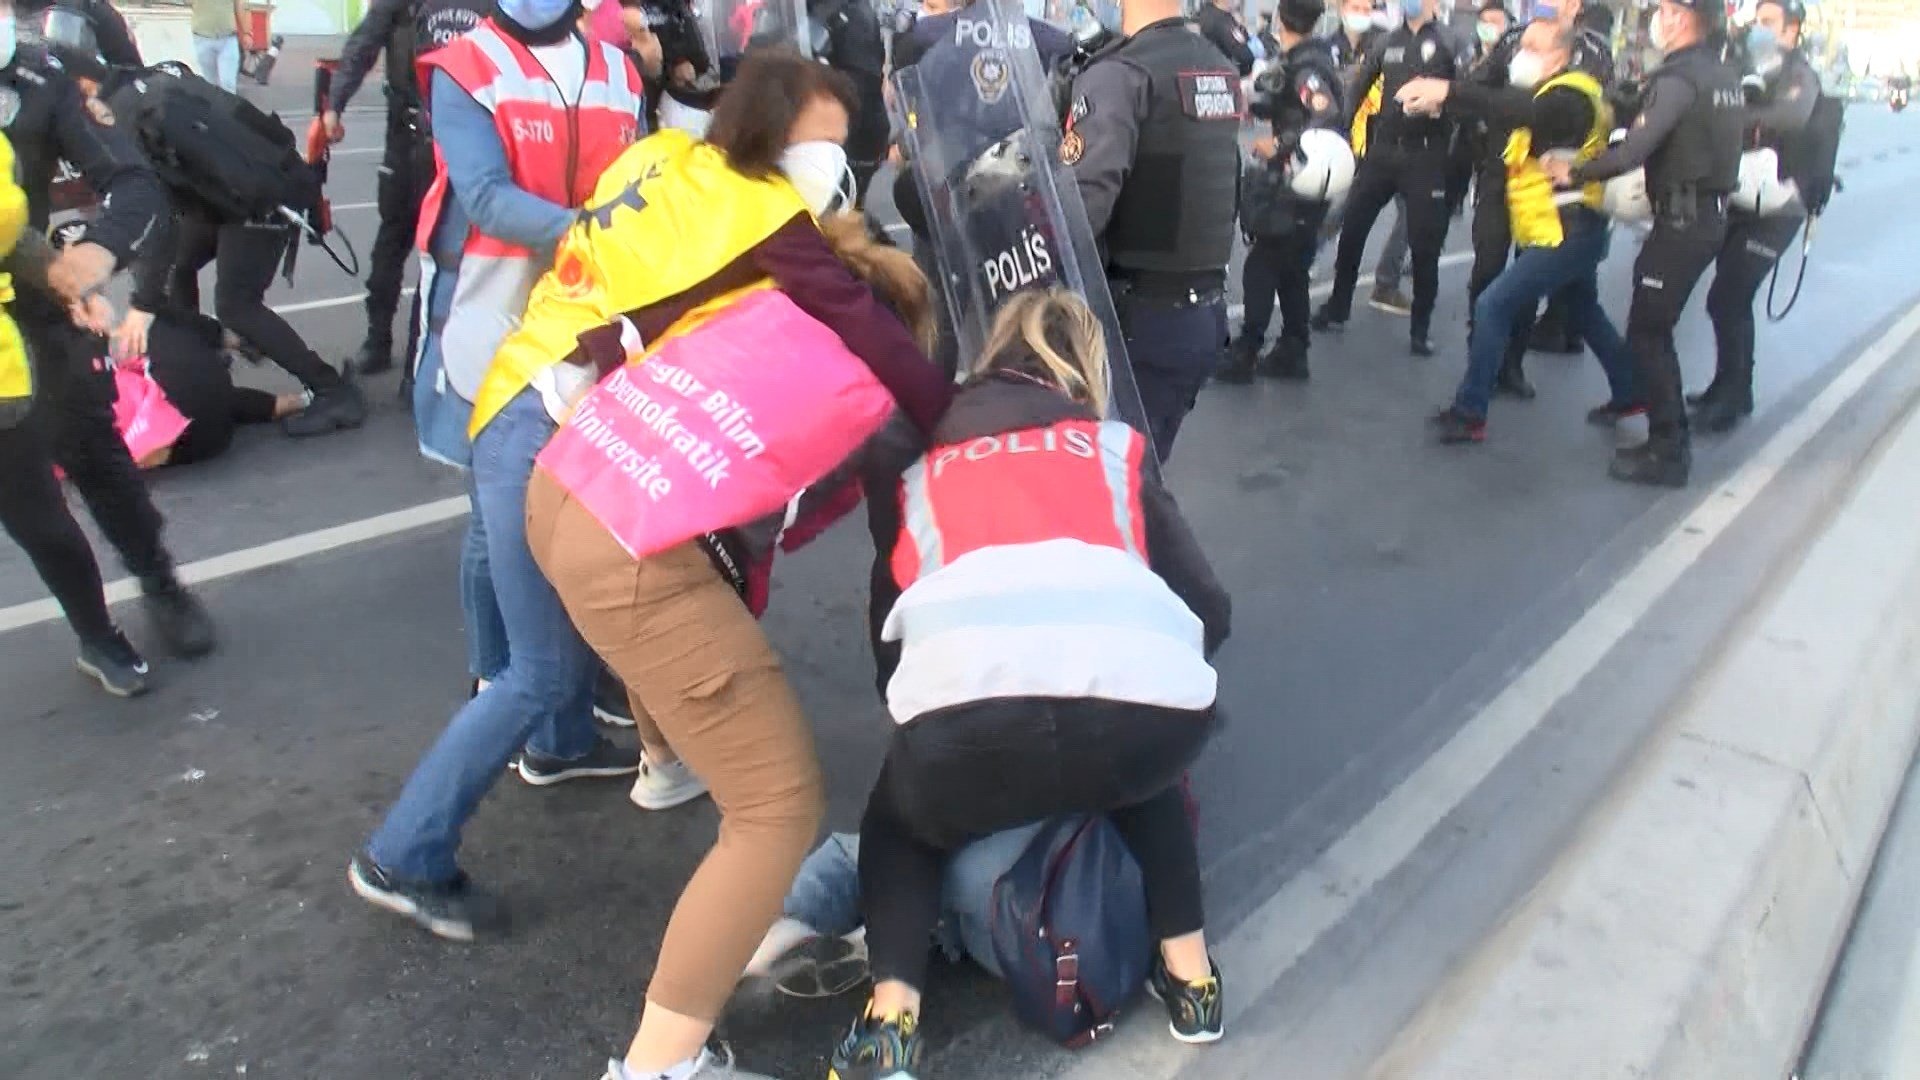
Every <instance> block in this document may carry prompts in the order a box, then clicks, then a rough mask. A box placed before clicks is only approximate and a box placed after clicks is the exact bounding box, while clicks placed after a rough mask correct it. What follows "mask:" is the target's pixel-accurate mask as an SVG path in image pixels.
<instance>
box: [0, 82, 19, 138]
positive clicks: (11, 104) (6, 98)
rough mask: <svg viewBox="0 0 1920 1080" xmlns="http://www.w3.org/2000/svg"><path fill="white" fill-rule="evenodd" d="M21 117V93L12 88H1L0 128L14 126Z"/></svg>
mask: <svg viewBox="0 0 1920 1080" xmlns="http://www.w3.org/2000/svg"><path fill="white" fill-rule="evenodd" d="M19 115H20V91H18V90H15V89H14V88H13V87H11V86H0V128H8V127H12V126H13V122H14V120H15V119H16V118H18V117H19Z"/></svg>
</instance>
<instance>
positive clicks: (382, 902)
mask: <svg viewBox="0 0 1920 1080" xmlns="http://www.w3.org/2000/svg"><path fill="white" fill-rule="evenodd" d="M347 884H348V885H349V886H351V887H352V889H353V891H354V892H355V893H356V894H357V895H358V896H359V897H360V899H362V900H365V901H366V902H367V903H369V904H372V905H373V906H375V907H380V908H386V909H387V910H388V911H391V912H393V913H394V914H396V915H402V916H405V917H406V918H407V920H408V921H410V922H412V923H413V924H414V925H415V926H418V927H420V928H421V929H423V930H425V931H426V932H427V933H429V934H432V935H433V936H434V937H437V938H444V939H446V940H448V941H465V942H470V941H472V940H473V928H472V927H470V926H467V925H466V924H464V923H454V922H448V921H446V920H445V919H436V918H433V917H432V916H429V915H425V914H423V913H422V912H421V911H420V905H419V904H416V903H414V902H413V901H411V900H409V899H407V898H406V897H404V896H401V895H400V894H399V893H394V892H388V891H387V890H385V889H382V888H380V887H379V886H377V885H375V884H374V883H373V882H371V881H368V880H366V879H365V878H363V877H361V876H360V870H359V868H358V867H356V866H354V865H353V864H352V863H348V864H347Z"/></svg>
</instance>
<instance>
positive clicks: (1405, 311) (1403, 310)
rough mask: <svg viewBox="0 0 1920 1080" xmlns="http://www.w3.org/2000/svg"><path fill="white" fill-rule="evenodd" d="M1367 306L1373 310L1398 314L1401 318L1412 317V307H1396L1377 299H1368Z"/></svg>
mask: <svg viewBox="0 0 1920 1080" xmlns="http://www.w3.org/2000/svg"><path fill="white" fill-rule="evenodd" d="M1367 306H1368V307H1370V308H1372V309H1373V310H1375V311H1384V312H1386V313H1387V314H1389V315H1398V316H1400V317H1401V318H1403V319H1411V318H1413V309H1412V308H1410V307H1396V306H1394V305H1393V304H1385V303H1381V302H1380V301H1378V300H1368V301H1367Z"/></svg>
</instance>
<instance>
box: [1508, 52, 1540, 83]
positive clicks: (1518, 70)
mask: <svg viewBox="0 0 1920 1080" xmlns="http://www.w3.org/2000/svg"><path fill="white" fill-rule="evenodd" d="M1546 74H1547V64H1546V61H1544V60H1542V59H1540V57H1539V55H1538V54H1536V53H1530V52H1526V51H1521V52H1517V53H1514V54H1513V59H1512V60H1510V61H1508V62H1507V82H1509V83H1512V84H1513V85H1514V86H1517V87H1519V88H1520V89H1522V90H1531V89H1533V88H1534V87H1536V86H1539V85H1540V81H1541V80H1542V79H1544V78H1545V77H1546Z"/></svg>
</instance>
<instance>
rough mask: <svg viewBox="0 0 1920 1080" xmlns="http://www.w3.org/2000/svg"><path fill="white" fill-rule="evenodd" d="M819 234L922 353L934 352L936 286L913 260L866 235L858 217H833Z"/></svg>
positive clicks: (864, 224)
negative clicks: (934, 297)
mask: <svg viewBox="0 0 1920 1080" xmlns="http://www.w3.org/2000/svg"><path fill="white" fill-rule="evenodd" d="M820 232H821V234H822V235H824V236H825V237H826V238H827V244H828V246H830V247H832V248H833V253H834V254H835V255H837V256H839V258H840V261H841V262H842V263H844V264H845V265H846V267H847V270H848V271H849V272H850V273H852V274H853V276H854V277H857V278H859V279H860V280H861V281H864V282H866V283H867V287H868V288H870V289H872V290H873V293H874V295H875V296H877V297H879V298H880V302H881V303H883V304H885V305H886V306H887V307H888V308H889V309H891V310H892V311H893V313H894V315H895V316H897V317H898V318H899V319H900V321H901V322H902V323H904V324H906V327H907V329H908V331H910V332H911V333H912V334H913V340H914V341H915V342H917V343H919V345H920V350H921V351H922V352H926V353H931V352H933V348H934V345H935V344H937V343H938V341H939V337H940V326H939V323H938V322H936V321H935V320H934V317H933V284H932V283H931V282H929V281H928V280H927V275H926V274H924V273H922V272H921V271H920V266H919V264H918V263H915V262H914V261H913V256H911V255H909V254H907V253H906V252H904V251H901V250H900V249H899V248H897V247H893V246H892V245H889V244H883V243H881V242H880V241H878V240H876V239H874V237H873V234H872V233H870V232H868V231H867V222H866V219H865V218H863V217H861V216H860V215H859V214H858V213H854V212H848V213H841V214H834V215H832V216H831V217H828V218H825V219H822V220H821V222H820Z"/></svg>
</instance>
